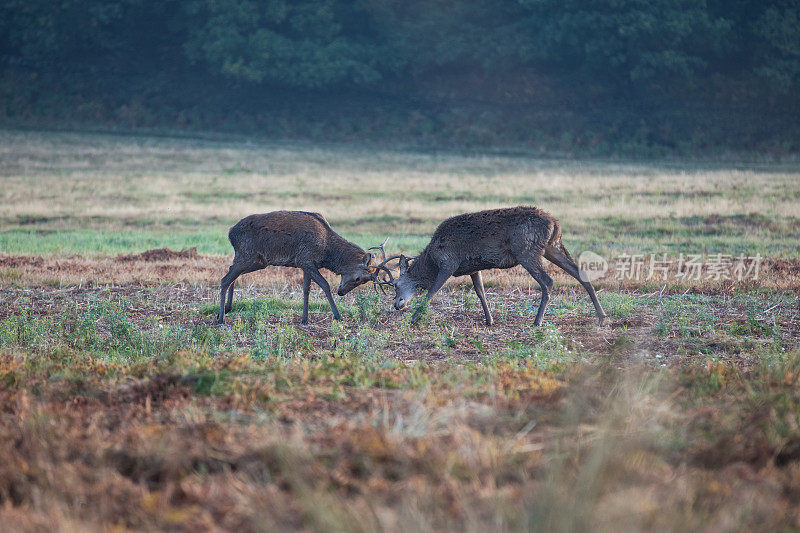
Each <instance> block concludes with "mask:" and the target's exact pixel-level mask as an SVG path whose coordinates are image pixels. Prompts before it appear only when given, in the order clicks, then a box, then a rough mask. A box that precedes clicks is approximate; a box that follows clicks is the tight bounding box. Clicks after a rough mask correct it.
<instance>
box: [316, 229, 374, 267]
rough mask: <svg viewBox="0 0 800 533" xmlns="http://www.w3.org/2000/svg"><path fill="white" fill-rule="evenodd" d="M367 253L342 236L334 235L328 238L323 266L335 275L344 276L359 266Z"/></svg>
mask: <svg viewBox="0 0 800 533" xmlns="http://www.w3.org/2000/svg"><path fill="white" fill-rule="evenodd" d="M365 254H366V252H365V251H364V250H362V249H361V248H359V247H358V246H356V245H355V244H353V243H352V242H350V241H348V240H347V239H345V238H344V237H342V236H341V235H339V234H337V233H333V234H332V235H330V236H329V237H328V245H327V247H326V254H325V260H324V261H323V264H322V265H321V266H322V267H324V268H327V269H328V270H330V271H331V272H333V273H335V274H342V273H344V272H346V271H348V270H351V269H352V268H353V266H354V265H358V264H359V263H360V262H361V261H362V260H363V259H364V255H365Z"/></svg>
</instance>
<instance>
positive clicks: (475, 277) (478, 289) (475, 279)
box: [470, 271, 493, 326]
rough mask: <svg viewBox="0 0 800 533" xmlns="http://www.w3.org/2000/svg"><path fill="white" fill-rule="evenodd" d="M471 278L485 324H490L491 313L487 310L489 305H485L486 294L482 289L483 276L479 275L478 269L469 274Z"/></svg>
mask: <svg viewBox="0 0 800 533" xmlns="http://www.w3.org/2000/svg"><path fill="white" fill-rule="evenodd" d="M470 277H471V278H472V286H473V287H475V294H477V295H478V300H480V301H481V307H483V314H484V315H485V316H486V325H487V326H491V325H492V322H493V320H492V314H491V313H490V312H489V306H488V305H486V294H485V293H484V291H483V277H481V273H480V271H478V272H474V273H472V274H470Z"/></svg>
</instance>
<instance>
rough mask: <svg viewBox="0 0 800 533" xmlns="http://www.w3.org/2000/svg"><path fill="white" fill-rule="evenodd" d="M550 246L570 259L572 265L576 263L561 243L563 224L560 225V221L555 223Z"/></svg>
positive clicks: (549, 242)
mask: <svg viewBox="0 0 800 533" xmlns="http://www.w3.org/2000/svg"><path fill="white" fill-rule="evenodd" d="M547 245H548V246H552V247H553V248H555V249H556V250H558V251H559V252H561V253H562V254H564V255H565V256H567V259H569V260H570V261H571V262H572V263H575V260H574V259H573V258H572V256H571V255H570V254H569V252H568V251H567V249H566V248H565V247H564V244H563V243H562V242H561V224H559V223H558V220H554V221H553V231H552V233H551V234H550V240H549V241H548V243H547Z"/></svg>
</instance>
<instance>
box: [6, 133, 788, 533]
mask: <svg viewBox="0 0 800 533" xmlns="http://www.w3.org/2000/svg"><path fill="white" fill-rule="evenodd" d="M0 161H2V163H1V164H0V174H2V175H3V180H4V188H3V190H2V191H0V206H2V213H3V214H2V216H0V238H2V239H5V240H3V241H2V242H5V243H7V244H6V246H7V248H5V249H3V248H2V247H0V286H1V287H2V291H0V457H2V458H3V460H2V461H0V523H2V524H3V527H4V528H5V529H9V530H19V531H41V530H61V531H108V530H110V529H115V530H135V531H152V530H179V531H197V530H208V531H212V530H214V531H219V530H226V531H227V530H236V531H279V530H296V531H326V532H327V531H379V530H380V531H423V530H436V531H519V530H537V531H652V530H659V531H686V530H692V531H693V530H704V531H752V530H765V531H775V530H786V531H791V530H796V529H798V528H800V514H798V509H799V508H800V419H798V413H800V407H799V406H800V385H798V383H800V382H799V381H798V376H800V342H799V341H798V339H800V307H798V305H799V304H798V302H799V300H798V295H799V294H800V279H799V274H798V268H799V265H798V258H799V257H800V248H798V245H797V242H798V235H799V233H800V223H798V219H800V205H799V204H798V202H797V194H798V191H799V190H800V180H798V175H800V173H798V170H797V169H796V168H792V167H778V166H773V165H768V166H757V165H751V166H739V167H736V166H733V165H729V164H700V163H693V164H686V163H682V162H672V163H669V162H662V163H660V164H636V163H630V164H622V163H613V162H603V161H592V162H574V161H561V160H538V159H533V158H530V157H511V156H500V155H488V156H479V155H458V154H419V153H401V152H392V151H388V150H386V151H384V150H372V151H367V150H358V149H352V148H348V147H341V146H322V147H320V146H297V145H281V144H264V143H251V144H247V143H244V142H232V141H231V142H217V141H199V140H198V141H193V140H185V139H184V140H175V139H155V138H145V137H143V138H135V137H129V136H125V137H122V136H121V137H113V136H108V135H92V134H71V133H41V132H34V133H21V132H0ZM532 202H535V203H537V204H539V205H541V206H542V207H545V208H546V209H548V210H550V211H552V212H553V213H554V214H556V215H558V216H559V217H561V218H562V220H563V222H564V228H565V240H567V242H568V243H569V242H572V243H576V244H575V245H574V246H572V249H573V251H574V252H576V255H577V252H578V251H580V249H581V248H584V249H585V248H591V249H594V250H597V251H604V252H606V253H607V254H608V255H612V256H613V255H616V254H619V253H622V252H624V251H631V250H634V251H638V252H650V251H656V250H660V249H661V247H665V246H666V247H667V248H668V249H669V250H670V251H675V250H680V251H686V252H687V253H701V252H715V251H723V252H727V253H732V254H733V255H738V252H739V251H742V252H746V255H753V254H754V253H756V252H759V253H761V254H762V255H764V256H766V259H765V262H764V265H763V268H762V271H761V277H760V279H759V280H758V281H757V282H754V281H747V282H741V283H739V282H735V283H734V282H731V281H730V280H723V281H713V280H707V279H703V280H699V281H696V282H694V281H686V282H683V281H677V280H674V279H671V280H670V281H669V282H668V283H664V282H661V281H648V280H640V281H635V280H624V281H615V280H613V279H604V280H602V281H600V282H598V283H597V284H596V285H597V287H598V289H600V293H599V295H600V298H601V301H602V303H603V305H604V307H605V309H606V311H607V312H608V313H609V314H610V317H611V318H610V321H609V324H608V325H607V326H605V327H602V328H599V327H597V326H596V321H595V318H594V316H593V310H592V308H591V305H590V303H589V301H588V298H587V297H586V295H585V293H584V292H583V290H582V289H581V288H580V287H579V286H578V285H577V284H576V283H575V282H574V280H570V279H567V278H566V276H565V275H563V273H561V272H557V271H555V270H554V269H551V273H552V274H553V277H554V278H555V280H556V290H555V291H554V294H553V296H552V299H551V303H550V307H549V308H548V314H547V315H546V318H545V322H544V326H543V327H540V328H537V327H533V325H532V316H533V314H534V313H535V311H536V305H537V303H538V297H539V293H538V291H537V290H536V286H535V283H533V282H532V280H531V279H530V276H528V275H527V274H525V273H524V272H522V271H521V270H519V269H512V270H509V271H502V272H491V273H489V275H487V276H486V280H487V294H488V299H489V302H490V305H491V307H492V311H493V314H494V317H495V324H494V325H493V326H492V327H489V328H487V327H486V326H485V325H484V324H483V316H482V312H481V310H480V307H479V306H478V305H477V301H476V299H475V296H474V294H473V293H472V291H471V290H470V288H469V287H468V286H466V285H465V284H464V280H453V281H452V282H450V283H449V284H448V285H447V286H446V287H445V288H444V289H443V291H442V292H441V293H440V294H439V295H438V296H437V298H436V299H435V300H434V301H433V302H432V303H431V305H430V306H429V309H428V311H427V313H426V314H425V315H423V319H422V320H421V321H420V322H419V323H417V324H415V325H412V324H411V323H410V320H409V313H398V312H394V311H393V310H392V309H391V306H390V303H389V301H388V299H384V300H382V299H379V298H378V297H377V296H375V295H374V294H373V293H372V291H371V288H369V287H362V288H360V289H358V290H356V291H354V292H353V293H351V294H349V295H348V296H347V297H345V298H343V299H341V301H340V308H341V310H342V313H343V315H344V317H345V319H344V321H343V322H342V323H338V322H333V321H332V319H331V315H330V311H329V309H328V307H327V303H326V302H325V300H324V298H322V296H321V293H320V291H319V290H318V289H315V290H314V291H313V292H312V302H311V303H312V309H311V311H312V313H311V318H310V322H309V324H308V325H301V324H299V315H300V302H301V299H300V280H301V277H300V274H299V272H298V271H296V270H293V269H279V268H271V269H268V270H266V271H263V272H259V273H253V274H250V275H247V276H245V277H243V278H242V280H241V282H240V284H239V285H238V287H237V292H236V302H235V308H234V312H233V313H231V314H230V315H228V316H227V317H226V325H225V326H224V327H215V326H214V325H213V317H214V314H215V311H216V308H215V305H216V303H217V298H218V294H217V290H218V288H217V283H218V281H219V279H220V277H221V276H222V274H223V273H224V272H225V269H226V267H227V264H228V261H229V258H228V257H223V255H225V254H228V253H229V248H228V247H227V243H226V242H225V237H224V234H225V230H226V227H227V225H229V224H230V223H231V222H233V221H235V220H236V219H238V218H239V217H240V216H242V215H243V214H246V213H249V212H256V211H267V210H269V209H274V208H302V209H315V210H320V211H322V212H324V213H325V214H326V215H327V216H328V218H329V219H330V220H331V221H332V222H333V223H334V225H335V226H336V227H337V228H339V229H342V230H343V231H345V232H347V233H348V234H349V235H350V236H352V237H353V238H355V239H357V240H358V241H359V242H362V243H364V244H365V243H367V242H371V240H374V238H376V237H377V236H378V235H380V234H385V233H389V234H392V235H393V236H394V237H395V239H394V241H393V242H395V247H405V248H407V249H413V248H415V247H419V246H420V245H421V244H423V243H424V242H425V236H426V234H427V233H428V232H430V231H431V230H432V229H433V227H435V225H436V223H437V222H438V221H439V220H441V219H442V218H443V217H444V216H446V215H450V214H454V213H457V212H461V211H466V210H472V209H480V208H484V207H491V206H495V205H508V204H516V203H532ZM665 217H666V218H665ZM148 232H149V233H148ZM145 233H146V238H144V237H142V235H144V234H145ZM217 237H219V239H218V241H216V244H214V245H213V246H208V245H207V243H204V242H192V241H193V240H194V241H197V240H203V239H211V238H217ZM15 239H17V240H15ZM47 239H50V240H49V241H47ZM69 239H73V240H72V241H69ZM170 239H171V240H170ZM118 241H119V242H118ZM46 242H48V243H51V244H52V243H53V242H55V243H56V244H58V243H59V242H63V243H65V244H63V246H62V247H60V248H59V247H55V248H52V249H50V248H47V253H42V252H43V251H44V249H45V248H46V247H47V246H50V244H45V243H46ZM108 243H112V244H113V246H106V245H108ZM114 243H117V244H114ZM98 245H103V246H105V248H103V250H106V251H105V252H103V253H98V251H97V249H96V248H95V246H98ZM164 246H170V247H172V248H175V249H180V248H182V247H186V248H191V247H194V246H199V249H200V253H197V251H196V250H191V249H190V250H187V251H185V252H183V253H172V252H170V251H169V250H160V251H151V252H147V253H141V252H142V251H143V250H145V249H146V248H162V247H164ZM20 250H23V252H21V251H20ZM330 279H331V281H333V276H330Z"/></svg>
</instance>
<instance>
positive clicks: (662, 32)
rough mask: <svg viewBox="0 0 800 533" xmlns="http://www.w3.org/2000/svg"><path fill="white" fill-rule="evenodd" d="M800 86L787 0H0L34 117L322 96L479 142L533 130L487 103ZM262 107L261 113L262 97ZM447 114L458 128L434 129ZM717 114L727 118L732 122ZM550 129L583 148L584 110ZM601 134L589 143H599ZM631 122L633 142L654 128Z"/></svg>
mask: <svg viewBox="0 0 800 533" xmlns="http://www.w3.org/2000/svg"><path fill="white" fill-rule="evenodd" d="M232 90H235V91H238V92H237V93H231V91H232ZM798 92H800V6H799V5H798V4H797V3H796V2H793V1H791V0H766V1H758V2H757V1H755V0H733V1H724V2H723V1H722V0H654V1H649V2H645V1H643V0H599V1H593V2H588V1H586V0H564V1H556V0H500V1H494V2H490V1H489V0H464V1H462V2H446V1H443V0H412V1H400V0H372V1H367V0H355V1H344V0H298V1H293V2H289V1H288V0H220V1H212V0H191V1H188V2H177V1H172V0H166V1H155V0H137V1H135V0H116V1H105V2H100V1H98V0H61V1H55V2H53V1H47V2H46V1H43V0H31V1H21V0H4V1H3V2H1V3H0V118H4V117H5V118H9V117H12V118H19V117H22V118H25V117H31V116H33V117H37V118H41V119H44V120H47V119H48V118H52V117H56V116H59V115H64V114H65V113H67V114H69V113H72V110H78V111H79V112H78V113H77V114H78V115H79V116H80V117H84V118H89V119H93V118H95V119H101V118H102V119H107V120H108V121H110V122H115V123H117V124H122V125H132V126H135V127H139V126H152V125H160V124H161V125H163V124H167V123H168V124H169V125H177V126H179V127H189V128H191V127H208V123H209V120H208V115H209V114H216V115H217V116H227V117H228V119H227V120H228V121H230V123H231V124H240V125H243V126H242V127H244V129H247V127H246V123H247V122H248V121H250V120H251V118H250V117H251V116H252V115H253V114H254V113H257V112H260V111H262V110H264V109H266V107H265V104H264V100H280V101H282V102H283V103H284V104H286V105H289V103H290V102H292V103H297V102H301V101H302V102H304V103H303V105H297V106H295V107H299V108H301V110H300V111H298V110H297V109H294V110H292V113H294V114H297V113H303V111H302V109H303V108H307V107H309V106H312V107H313V106H314V105H315V104H316V105H317V106H318V107H321V108H323V109H328V108H330V107H336V106H331V100H330V99H331V98H332V97H333V101H334V103H335V104H337V105H338V104H341V105H339V106H338V107H339V108H341V111H340V115H341V116H340V117H335V118H333V119H331V120H328V121H327V122H328V124H329V125H330V128H331V129H333V130H335V131H337V132H338V134H339V135H340V136H343V137H347V135H348V134H349V132H351V131H352V130H356V129H363V128H364V126H363V124H361V122H363V121H357V120H355V119H351V118H349V117H356V116H358V113H362V114H363V115H365V117H366V116H367V115H369V122H370V124H371V126H369V127H371V128H373V129H383V130H393V129H400V130H407V131H408V133H410V134H412V135H418V136H420V135H421V136H423V137H426V136H431V135H433V134H434V133H436V132H441V134H442V135H445V134H447V135H448V136H450V137H451V138H452V140H453V141H454V142H456V143H460V142H461V141H462V138H464V139H475V138H480V142H482V143H483V142H487V136H489V137H491V136H492V135H494V133H493V129H494V126H492V125H491V122H492V121H493V119H496V120H494V122H497V123H499V124H505V125H506V126H505V128H506V129H507V130H509V132H510V133H511V135H503V134H500V135H499V136H500V137H516V138H519V140H520V141H522V142H525V143H527V144H539V141H538V140H537V139H530V138H528V137H530V136H531V135H532V133H530V127H529V126H528V125H527V124H522V123H516V122H515V121H513V120H512V121H507V120H506V118H505V116H509V115H510V116H512V117H520V116H523V115H524V114H525V113H521V112H520V111H518V110H508V109H501V108H499V107H498V106H500V105H511V104H515V103H520V102H524V103H531V102H537V103H540V104H542V105H547V104H550V103H565V102H566V103H569V104H570V105H572V103H578V104H580V103H583V102H599V101H605V102H613V101H625V102H628V101H630V98H632V97H633V98H635V99H636V100H635V101H630V106H629V107H630V108H631V109H636V110H637V111H636V114H637V116H638V117H640V118H649V117H650V114H651V113H650V112H651V111H653V110H656V109H660V108H663V107H664V106H665V105H666V106H667V109H669V110H675V111H676V112H687V113H688V115H693V114H694V113H695V112H694V111H693V110H688V111H687V110H686V109H685V108H683V107H680V106H681V103H683V102H687V103H692V102H694V103H697V104H698V105H700V106H701V107H706V103H707V102H711V103H719V104H720V105H723V106H729V107H731V106H733V107H736V106H741V105H742V104H743V103H745V104H748V105H749V104H753V103H755V104H758V105H762V104H763V105H772V106H773V107H775V106H776V105H780V106H783V107H784V108H785V107H787V106H788V107H792V105H793V104H787V102H794V101H796V100H797V98H796V96H797V94H798ZM354 95H355V97H354ZM339 96H343V97H345V99H339ZM443 97H444V98H449V99H450V100H449V101H450V102H456V105H462V104H463V106H462V107H466V106H469V105H472V103H474V102H481V103H483V104H487V105H488V106H489V107H488V108H486V109H484V110H481V111H480V112H479V113H471V112H468V111H465V110H464V109H445V108H444V107H442V106H441V105H438V102H439V101H438V100H437V99H441V98H443ZM347 98H349V100H347ZM370 99H372V100H370ZM404 99H405V100H404ZM374 101H382V102H384V103H386V102H388V104H386V105H384V106H383V108H384V109H378V111H377V114H376V111H375V110H374V109H373V110H369V109H368V108H369V107H370V106H371V105H373V104H374ZM420 101H428V102H431V101H432V102H433V103H434V104H435V105H438V107H437V108H436V112H437V113H439V112H441V113H442V115H443V116H442V117H431V116H430V113H427V112H425V111H424V110H420V109H419V106H416V107H414V105H415V103H416V102H420ZM353 102H356V103H355V104H354V103H353ZM358 102H364V103H363V104H361V103H358ZM409 102H410V103H409ZM306 104H308V105H306ZM286 105H284V106H283V108H282V109H284V110H285V109H286ZM404 106H406V107H411V108H413V109H407V110H406V111H407V112H406V111H403V112H401V113H400V117H399V118H398V116H397V115H398V113H396V112H395V111H396V109H400V108H404ZM276 107H280V106H279V105H278V104H276ZM373 107H376V106H373ZM377 107H380V106H377ZM795 107H796V106H795ZM309 109H311V108H309ZM365 109H366V110H365ZM796 111H797V110H796V109H794V108H792V110H791V112H792V113H796ZM726 112H727V110H724V112H722V113H721V114H722V115H724V114H725V113H726ZM268 113H269V114H271V115H273V116H274V115H275V109H271V110H268ZM465 113H466V114H465ZM498 113H500V114H502V115H505V116H497V117H495V115H496V114H498ZM590 113H591V111H588V112H587V113H584V115H583V116H584V117H586V118H587V119H588V120H593V121H596V122H597V123H598V124H608V126H604V127H605V128H606V130H614V131H618V130H625V131H634V130H637V131H639V130H642V128H646V129H648V130H652V127H651V126H649V125H647V126H643V125H636V124H635V121H627V120H626V123H625V124H621V123H620V122H619V121H616V120H615V119H614V117H609V116H608V115H607V114H606V115H605V116H602V117H598V118H597V119H594V118H592V117H591V116H590ZM306 114H307V115H308V116H306V117H302V116H296V117H293V118H292V120H289V122H287V123H286V124H283V125H281V124H275V123H274V121H271V122H272V125H271V126H270V128H272V129H275V128H277V129H279V130H281V131H283V130H285V128H290V127H292V123H295V122H303V121H305V120H317V118H318V117H320V115H319V113H318V111H317V110H316V109H313V110H311V111H308V112H307V113H306ZM476 114H477V115H478V116H479V117H480V119H479V120H478V121H476V120H475V119H474V117H473V116H471V115H476ZM560 114H563V113H559V115H560ZM784 114H785V110H784ZM468 115H469V116H468ZM751 115H752V116H756V117H758V116H760V112H759V111H754V112H752V113H751ZM164 117H169V118H166V119H165V118H164ZM365 120H366V119H365ZM750 120H751V119H750V118H746V119H745V120H744V121H745V122H750ZM256 121H257V120H256ZM398 121H399V122H400V123H398ZM351 122H359V124H358V125H356V124H352V123H351ZM712 122H716V119H714V120H712ZM767 122H768V120H767V119H766V118H765V119H762V123H763V124H764V125H765V127H764V128H761V130H763V132H762V133H764V134H765V135H766V134H768V133H769V132H770V131H773V130H775V129H776V128H773V127H768V125H767ZM445 123H446V124H449V125H450V126H453V127H451V128H450V129H451V130H455V131H454V132H445V130H446V128H444V127H443V126H444V124H445ZM482 124H485V126H482ZM284 126H285V127H284ZM589 126H590V127H591V125H589ZM263 127H264V126H263V125H253V128H255V129H262V128H263ZM656 127H662V126H661V125H657V126H656ZM663 127H664V128H666V129H668V130H670V131H671V130H672V129H675V128H676V127H677V128H678V129H680V130H681V131H680V132H679V134H672V133H670V132H668V135H669V136H671V137H674V138H675V139H689V141H688V142H689V143H690V144H693V145H695V144H703V141H702V139H692V138H691V137H692V136H694V135H695V132H696V131H700V130H702V131H706V130H708V129H709V128H707V127H705V126H703V127H695V125H692V126H688V127H684V128H682V129H681V128H680V127H678V126H676V125H675V124H673V123H672V122H670V123H669V124H665V125H663ZM720 127H722V128H723V129H724V130H726V132H727V131H733V130H736V129H738V126H737V124H734V123H731V124H728V125H726V126H720ZM514 129H516V130H519V132H518V133H519V134H514V132H513V131H511V130H514ZM536 129H537V131H538V132H542V128H539V127H537V128H536ZM555 129H556V130H559V131H555V132H547V131H545V132H544V133H541V134H542V135H545V136H551V137H553V138H558V137H559V136H562V137H563V136H564V135H567V136H568V138H566V140H565V141H564V143H563V144H566V145H573V144H578V145H579V144H580V143H573V142H570V139H571V138H572V136H574V133H572V130H576V129H577V130H585V129H586V125H584V124H582V125H578V126H576V127H569V128H566V129H565V128H559V127H558V125H556V128H555ZM712 129H713V128H712ZM793 131H794V130H792V131H790V132H783V133H781V139H782V140H779V141H775V142H772V143H771V146H772V145H776V146H778V150H779V151H780V150H782V149H783V148H782V147H781V143H782V142H783V140H787V139H788V140H789V143H790V144H791V143H792V142H793V139H794V137H793V136H792V135H793ZM726 132H723V133H724V134H725V135H727V136H728V137H731V136H732V134H730V133H726ZM319 133H320V135H321V136H323V137H324V136H327V135H328V134H329V132H327V131H326V132H319ZM605 133H606V132H600V134H598V136H596V138H595V139H594V140H590V141H587V142H589V143H590V144H594V145H598V144H599V143H603V142H605V139H603V138H602V137H604V136H606V137H608V135H605ZM612 133H613V132H612ZM537 134H539V133H537ZM715 135H716V134H715V133H714V132H711V134H710V137H709V142H710V143H714V142H716V141H715V140H713V137H714V136H715ZM753 135H755V136H757V135H758V132H755V133H754V134H753ZM748 136H749V134H747V135H745V137H748ZM610 137H611V138H612V142H613V135H611V136H610ZM639 137H642V138H644V139H645V140H644V144H647V143H649V142H650V141H649V140H647V139H648V138H650V137H653V134H652V133H650V132H649V131H648V132H645V133H643V134H642V135H639ZM488 140H489V141H491V139H488ZM621 142H629V141H628V140H625V141H621ZM636 142H637V143H638V142H640V141H636ZM676 142H678V141H677V140H676V141H674V142H672V141H670V143H671V144H672V145H674V144H675V143H676ZM680 142H683V141H680ZM670 143H666V144H670ZM617 144H619V143H617ZM673 148H674V146H673Z"/></svg>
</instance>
